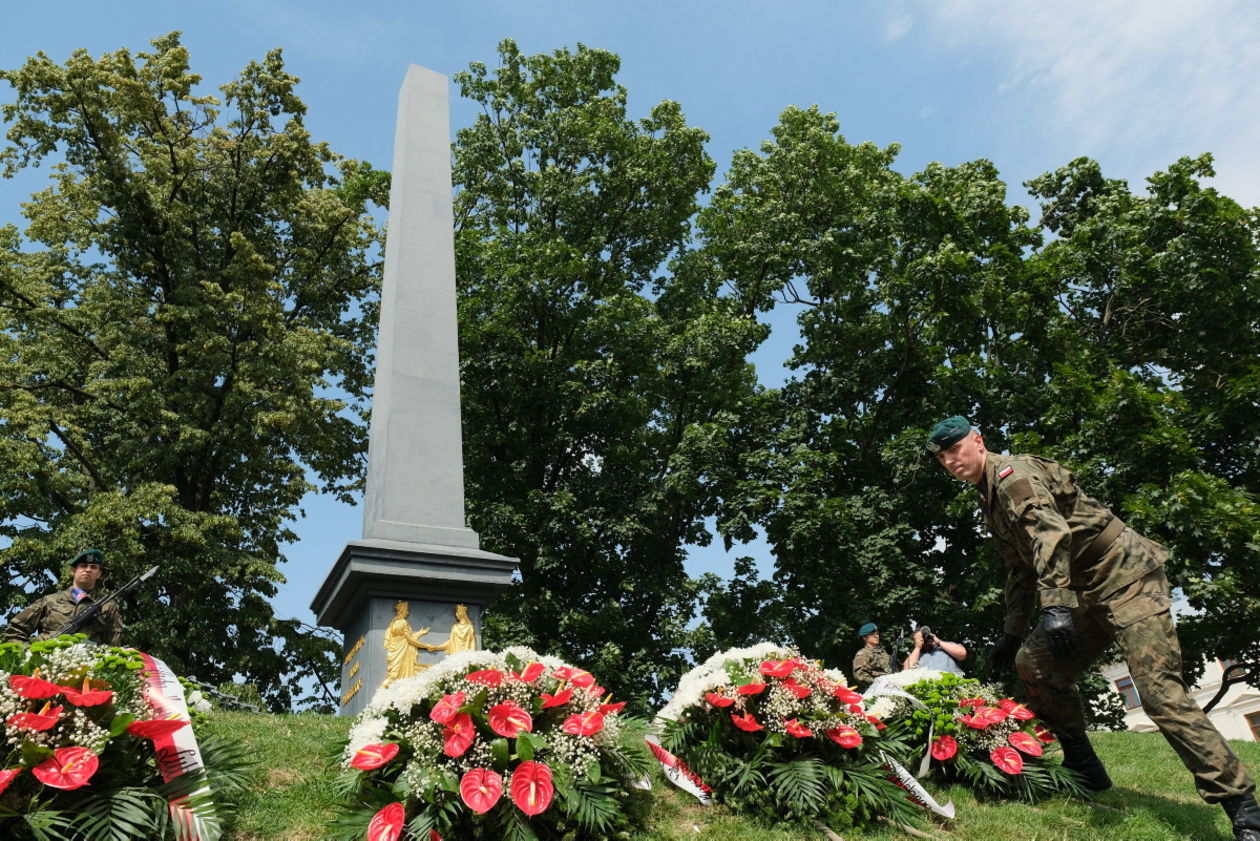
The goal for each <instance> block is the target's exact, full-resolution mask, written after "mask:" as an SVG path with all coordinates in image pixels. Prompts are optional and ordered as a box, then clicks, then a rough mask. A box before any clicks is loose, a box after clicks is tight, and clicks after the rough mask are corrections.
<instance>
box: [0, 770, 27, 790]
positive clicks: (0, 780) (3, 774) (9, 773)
mask: <svg viewBox="0 0 1260 841" xmlns="http://www.w3.org/2000/svg"><path fill="white" fill-rule="evenodd" d="M20 773H22V769H21V768H6V769H4V770H3V771H0V794H3V793H4V790H5V789H6V788H8V787H9V783H11V782H13V778H14V777H16V776H17V775H18V774H20Z"/></svg>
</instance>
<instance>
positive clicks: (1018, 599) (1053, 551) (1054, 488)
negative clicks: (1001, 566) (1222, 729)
mask: <svg viewBox="0 0 1260 841" xmlns="http://www.w3.org/2000/svg"><path fill="white" fill-rule="evenodd" d="M926 446H927V450H928V452H930V453H932V454H933V455H934V456H935V457H936V460H937V461H938V462H939V463H940V464H941V466H942V467H944V468H945V469H946V470H948V471H949V472H950V474H952V475H953V476H954V477H956V478H958V479H961V480H963V481H967V482H971V483H972V484H974V485H975V486H976V490H977V491H978V492H979V497H980V498H979V504H980V510H981V513H982V514H983V515H984V520H985V523H986V524H987V525H988V527H989V532H990V533H991V534H992V535H993V540H994V543H995V544H996V546H997V550H998V553H999V554H1000V555H1001V556H1002V560H1003V561H1004V562H1005V563H1006V566H1007V579H1006V591H1005V595H1006V625H1005V629H1004V630H1005V632H1004V634H1003V636H1002V638H1001V640H999V641H998V643H997V644H996V645H995V646H994V647H993V650H992V652H991V654H990V656H989V659H990V662H991V663H992V664H993V668H994V669H995V670H997V671H1009V670H1010V668H1011V666H1012V665H1015V666H1016V667H1017V670H1018V673H1019V677H1020V680H1021V681H1022V682H1023V684H1024V688H1025V689H1026V690H1027V692H1028V697H1029V700H1030V702H1031V706H1032V708H1033V709H1034V710H1035V711H1036V713H1037V715H1039V716H1040V717H1041V718H1042V720H1044V721H1045V722H1046V723H1047V724H1048V725H1049V726H1050V727H1051V729H1052V730H1054V732H1055V734H1056V735H1057V736H1058V738H1059V742H1060V743H1061V744H1062V746H1063V765H1064V766H1065V767H1067V768H1071V769H1073V770H1075V771H1077V772H1079V773H1080V774H1081V775H1082V776H1083V777H1084V778H1085V781H1086V784H1087V785H1088V786H1089V787H1090V788H1092V789H1094V790H1096V791H1102V790H1104V789H1107V788H1110V787H1111V778H1110V777H1109V776H1108V775H1107V770H1106V769H1105V768H1104V767H1103V764H1102V761H1101V760H1100V759H1099V758H1098V755H1097V754H1096V753H1094V749H1093V746H1091V745H1090V743H1089V738H1088V737H1087V736H1086V734H1085V715H1084V711H1083V709H1082V707H1081V697H1080V693H1079V691H1078V690H1077V687H1076V682H1077V679H1078V678H1079V677H1080V676H1081V674H1082V673H1083V672H1084V671H1085V669H1087V668H1088V667H1089V665H1090V664H1091V663H1093V662H1094V661H1095V660H1097V659H1098V658H1099V657H1100V656H1101V655H1102V654H1103V652H1105V651H1106V649H1107V648H1108V647H1109V646H1110V644H1111V642H1112V641H1113V640H1114V641H1115V642H1116V643H1118V644H1119V645H1120V649H1121V651H1122V652H1123V653H1124V657H1125V660H1126V661H1127V662H1128V664H1129V670H1130V672H1131V674H1132V676H1133V682H1134V684H1135V685H1136V687H1137V690H1138V694H1139V695H1140V696H1141V698H1142V704H1143V706H1144V707H1145V709H1146V713H1147V715H1149V716H1150V718H1151V720H1152V721H1154V722H1155V724H1156V725H1157V726H1158V727H1159V729H1160V732H1162V733H1163V734H1164V738H1165V739H1167V740H1168V743H1169V744H1170V745H1172V747H1173V749H1174V750H1175V751H1176V752H1177V754H1178V756H1180V757H1181V761H1182V762H1183V763H1184V764H1185V766H1186V768H1188V769H1189V770H1190V772H1191V773H1192V774H1194V779H1195V786H1196V788H1197V789H1198V791H1199V796H1201V797H1202V798H1203V799H1204V800H1205V801H1207V802H1208V803H1220V804H1221V806H1223V807H1224V809H1225V812H1226V813H1227V814H1228V815H1229V818H1230V823H1231V824H1232V826H1233V829H1234V837H1235V839H1237V841H1260V806H1257V804H1256V799H1255V787H1256V786H1255V782H1253V781H1252V779H1251V775H1250V774H1248V773H1247V769H1246V768H1245V767H1243V764H1242V762H1240V761H1239V759H1238V757H1237V755H1235V754H1234V752H1233V750H1231V749H1230V747H1229V745H1228V744H1227V743H1226V742H1225V739H1224V738H1223V737H1222V736H1221V734H1220V733H1219V732H1218V731H1217V730H1216V728H1215V727H1213V726H1212V723H1211V722H1210V721H1208V718H1207V716H1206V715H1205V714H1204V713H1203V710H1201V709H1200V708H1199V707H1198V705H1197V704H1195V703H1194V702H1193V701H1192V700H1190V697H1189V695H1188V693H1187V692H1186V685H1185V683H1184V681H1183V680H1182V677H1181V646H1180V644H1179V642H1178V641H1177V631H1176V629H1175V628H1174V626H1173V621H1172V614H1171V611H1170V607H1171V599H1170V596H1169V589H1168V580H1167V579H1166V578H1165V577H1164V570H1163V565H1164V561H1165V559H1166V558H1167V557H1168V550H1167V549H1165V548H1164V547H1163V546H1161V545H1160V544H1158V543H1155V542H1154V541H1152V540H1148V539H1146V538H1145V537H1143V536H1142V535H1140V534H1138V533H1137V532H1135V531H1133V529H1130V528H1127V527H1126V526H1125V525H1124V523H1123V522H1121V521H1120V519H1119V518H1118V517H1116V516H1115V515H1113V514H1112V513H1111V511H1110V509H1108V508H1107V507H1106V506H1105V505H1103V504H1101V503H1100V502H1098V501H1097V500H1095V499H1093V498H1092V497H1090V496H1089V495H1087V494H1086V493H1085V492H1084V491H1082V490H1081V489H1080V488H1079V487H1078V486H1077V484H1076V476H1075V475H1074V474H1073V473H1072V472H1071V471H1070V470H1068V469H1066V468H1065V467H1063V466H1062V465H1060V464H1058V463H1056V462H1053V461H1050V460H1048V459H1041V458H1037V457H1036V456H1028V455H1011V456H1005V455H999V454H997V453H990V452H988V451H987V450H985V447H984V440H983V439H982V438H981V436H980V433H978V432H974V431H973V430H972V429H971V424H970V423H969V422H968V421H967V419H966V418H963V417H960V416H954V417H951V418H946V419H945V420H943V421H941V422H940V423H938V424H937V425H936V426H935V427H933V429H932V431H931V433H930V435H929V436H928V440H927V445H926ZM1037 605H1040V608H1041V620H1040V622H1038V624H1037V625H1036V626H1035V627H1034V628H1033V629H1032V632H1031V633H1029V634H1028V636H1027V638H1025V636H1024V635H1025V632H1026V631H1027V630H1028V626H1029V624H1030V622H1031V620H1032V617H1033V611H1034V609H1035V607H1036V606H1037ZM1021 642H1022V645H1021Z"/></svg>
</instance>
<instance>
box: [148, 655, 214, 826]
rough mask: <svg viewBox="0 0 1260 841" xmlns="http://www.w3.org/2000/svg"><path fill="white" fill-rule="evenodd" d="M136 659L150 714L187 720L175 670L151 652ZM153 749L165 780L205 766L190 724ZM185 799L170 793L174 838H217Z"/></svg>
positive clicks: (159, 740)
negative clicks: (140, 666)
mask: <svg viewBox="0 0 1260 841" xmlns="http://www.w3.org/2000/svg"><path fill="white" fill-rule="evenodd" d="M140 660H141V661H142V662H143V663H144V670H143V671H142V672H141V674H142V675H143V677H144V700H145V701H146V702H147V703H148V705H149V709H150V710H151V711H152V713H153V717H154V718H166V719H171V720H173V721H190V719H189V716H188V702H187V701H186V700H185V699H184V687H183V685H181V684H180V682H179V679H178V678H176V677H175V673H174V672H172V671H171V670H170V667H168V666H167V665H166V664H165V663H163V662H162V661H161V660H159V659H157V658H156V657H153V656H152V655H149V654H144V653H142V652H141V653H140ZM153 750H154V752H155V753H156V754H157V761H158V769H159V770H160V771H161V772H162V779H163V780H165V781H166V782H168V783H169V782H170V781H171V780H173V779H175V778H176V777H179V776H181V775H183V774H187V773H189V772H193V771H200V770H201V769H202V768H204V767H205V765H204V763H203V762H202V760H201V751H200V749H198V747H197V737H196V736H195V735H193V730H192V725H191V724H189V726H187V727H181V728H180V729H178V730H176V731H175V732H174V733H168V734H166V735H165V736H159V737H157V738H155V739H154V740H153ZM203 790H204V789H203ZM199 793H200V792H199ZM186 801H187V798H184V797H176V796H172V797H171V800H170V803H169V807H170V811H171V823H172V825H173V826H174V827H175V837H176V838H177V839H178V841H209V839H211V838H217V837H218V835H219V833H218V832H216V831H215V830H216V829H217V827H211V826H208V825H207V822H206V821H205V820H203V819H201V818H198V817H197V815H196V814H195V813H194V812H193V810H192V809H191V808H190V807H189V806H188V804H187V802H186Z"/></svg>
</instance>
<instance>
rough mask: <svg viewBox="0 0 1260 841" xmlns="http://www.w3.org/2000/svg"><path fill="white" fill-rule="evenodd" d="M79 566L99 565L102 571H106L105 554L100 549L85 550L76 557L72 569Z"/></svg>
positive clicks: (71, 564) (71, 563) (72, 562)
mask: <svg viewBox="0 0 1260 841" xmlns="http://www.w3.org/2000/svg"><path fill="white" fill-rule="evenodd" d="M79 564H97V565H99V566H100V568H101V569H104V568H105V553H104V552H102V551H101V550H100V549H84V550H83V551H82V552H80V553H79V554H77V555H75V556H74V560H73V561H71V562H70V569H74V568H75V567H77V566H78V565H79Z"/></svg>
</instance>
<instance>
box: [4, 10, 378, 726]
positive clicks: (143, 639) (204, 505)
mask: <svg viewBox="0 0 1260 841" xmlns="http://www.w3.org/2000/svg"><path fill="white" fill-rule="evenodd" d="M0 77H2V78H4V79H5V80H6V81H8V82H9V84H10V85H11V86H12V88H13V91H14V99H13V101H12V102H11V103H10V104H7V105H5V106H4V109H3V114H4V118H5V120H6V122H7V123H8V132H7V140H8V145H7V146H6V147H5V148H4V150H3V163H4V166H5V174H6V175H12V174H14V173H15V172H16V171H18V170H19V169H22V168H26V167H37V166H41V165H45V166H47V168H48V170H49V176H50V177H49V184H48V186H47V188H46V189H43V190H41V191H40V192H38V193H36V194H35V195H33V196H32V197H31V200H30V202H28V203H27V204H25V205H24V206H23V213H24V215H25V217H26V220H27V225H26V228H25V231H24V232H22V231H19V230H18V229H17V228H16V227H14V226H12V225H10V226H7V227H5V228H3V229H0V318H3V326H2V328H0V343H2V345H3V347H2V349H0V360H2V362H0V419H2V422H0V463H2V464H3V465H4V471H3V477H2V478H0V488H2V491H0V534H3V536H4V537H5V538H7V539H8V540H9V541H11V543H10V545H8V547H7V548H5V549H4V550H3V551H2V552H0V565H3V567H4V569H5V572H6V573H7V575H6V576H5V579H4V580H5V581H6V582H7V583H6V584H5V585H4V587H3V591H2V598H3V602H4V604H5V605H7V606H11V605H15V604H19V603H23V602H24V601H25V600H26V599H27V598H29V596H28V593H27V590H28V589H29V588H32V587H35V588H43V587H45V586H47V585H48V584H49V583H50V579H55V578H56V577H57V576H58V574H59V573H60V572H62V567H63V564H64V563H65V562H66V561H67V559H68V558H69V557H71V556H72V555H73V554H74V553H75V552H76V551H78V550H79V549H82V548H84V547H85V546H96V547H100V548H102V549H104V550H105V552H106V558H107V563H108V567H107V572H108V576H109V578H111V579H112V580H113V581H114V582H115V583H120V582H121V581H122V580H125V579H126V578H128V577H130V576H131V575H132V574H133V573H136V572H139V571H141V570H143V569H146V568H147V567H148V566H150V565H152V564H159V565H160V567H161V569H160V572H159V574H158V575H157V576H156V577H155V578H154V579H152V580H151V581H150V582H149V584H148V589H147V591H146V592H144V593H143V594H142V595H141V596H140V597H138V598H136V599H135V600H133V602H132V603H131V604H130V605H129V606H128V607H127V609H126V610H125V613H126V619H127V626H128V627H127V630H126V634H125V636H126V642H127V643H128V644H130V645H135V646H137V647H139V648H142V649H146V650H153V651H155V652H160V653H161V655H162V656H163V658H164V659H166V660H167V661H168V662H169V663H170V664H171V665H172V667H173V668H175V669H176V670H177V671H180V672H183V673H187V674H193V675H196V676H197V677H198V678H200V679H201V680H203V681H207V682H211V683H219V682H222V681H225V680H232V679H233V678H234V677H239V678H243V679H245V680H246V681H249V682H252V683H255V684H257V685H258V686H259V688H260V689H261V690H262V691H263V694H264V696H265V697H266V699H267V700H268V701H269V702H270V703H272V704H273V705H276V706H280V707H284V706H287V705H288V703H289V702H290V700H291V699H292V697H293V692H294V690H292V689H290V688H289V687H288V686H286V683H285V681H284V676H285V675H286V674H292V673H294V672H297V671H301V672H311V671H312V670H314V671H315V672H317V673H318V672H321V671H323V672H327V670H328V669H329V668H330V667H331V666H332V665H333V662H332V661H330V659H329V657H328V653H329V649H330V646H329V645H328V644H327V642H326V641H323V640H320V639H318V638H313V637H311V636H309V635H307V634H305V633H304V632H303V631H302V629H301V628H300V627H299V626H298V624H297V623H296V622H293V621H279V620H277V618H276V617H275V616H274V615H273V612H272V608H271V605H270V603H269V602H268V597H269V596H272V595H274V594H275V592H276V584H277V582H279V581H282V580H283V578H282V576H281V573H280V572H279V570H278V567H277V565H278V563H279V562H280V561H281V560H282V556H281V544H282V543H283V542H285V541H289V540H292V539H293V537H294V535H293V532H292V531H291V529H290V523H291V522H292V520H293V517H294V512H295V511H296V509H297V506H298V504H299V501H300V500H301V498H302V496H303V494H305V493H306V492H307V490H308V489H311V488H313V487H318V488H319V489H320V490H322V491H324V492H327V493H333V494H341V495H346V494H348V493H349V492H350V491H351V490H352V489H353V488H354V487H355V486H356V484H357V483H358V482H359V481H360V479H361V471H362V454H363V452H364V448H365V435H364V427H363V424H362V421H361V418H359V417H358V416H357V415H356V413H355V411H354V409H355V408H357V407H358V406H357V404H358V401H359V400H360V399H361V398H362V397H363V396H364V391H365V386H366V384H367V382H368V379H367V378H368V375H369V373H370V371H371V355H370V350H371V347H372V346H373V336H374V329H375V318H374V309H373V306H372V302H373V300H374V298H373V296H374V295H375V294H376V290H377V288H378V285H379V272H378V268H377V264H376V262H375V259H374V257H373V254H374V250H373V249H374V248H375V246H376V244H377V240H378V232H377V230H376V229H375V227H374V226H373V224H372V222H371V220H370V218H369V217H368V216H366V215H365V202H366V201H367V199H368V197H369V195H370V194H372V193H373V185H374V181H373V179H372V177H371V175H372V173H371V170H370V168H369V167H366V166H365V165H362V164H358V163H356V162H354V161H349V160H345V159H342V158H340V157H338V156H337V155H335V154H334V153H333V152H332V151H331V150H330V149H328V147H327V146H326V145H325V144H322V143H318V142H314V141H312V139H311V138H310V135H309V133H308V132H307V130H306V128H305V127H304V125H303V115H304V113H305V106H304V105H303V104H302V102H301V100H300V99H299V98H298V96H297V93H296V85H297V82H298V80H297V78H295V77H294V76H292V75H291V74H289V73H288V72H287V71H286V70H285V68H284V64H283V61H282V59H281V55H280V52H279V51H278V50H276V51H273V52H271V53H269V54H268V55H267V57H266V58H265V59H263V60H262V61H256V62H251V63H250V64H249V65H248V66H247V67H245V68H244V70H243V71H242V72H241V74H240V76H239V78H237V79H235V80H233V81H230V82H228V83H227V84H225V85H223V86H222V87H221V88H220V89H219V90H220V94H219V96H217V97H216V96H211V95H206V94H202V93H199V84H200V77H199V76H197V75H196V74H194V73H193V72H192V71H191V70H190V67H189V57H188V53H187V50H186V49H185V48H184V47H183V46H182V45H181V43H180V40H179V37H178V34H171V35H167V36H165V37H162V38H158V39H156V40H155V41H154V42H153V47H152V50H151V51H149V52H140V53H138V54H137V55H134V56H133V55H132V54H131V53H129V52H128V51H126V50H120V51H118V52H114V53H108V54H105V55H102V56H101V57H99V58H93V57H92V56H90V55H89V54H88V53H86V52H85V51H82V50H80V51H77V52H75V53H74V54H73V55H72V56H71V57H70V58H69V59H68V60H67V61H66V62H65V63H64V64H58V63H56V62H54V61H52V60H50V59H49V58H48V57H47V56H45V55H43V54H42V53H41V54H37V55H36V56H35V57H33V58H31V59H29V60H28V61H27V62H26V63H25V64H24V65H23V66H21V67H19V68H17V69H14V70H9V71H4V72H3V73H0ZM329 387H336V388H338V389H339V390H340V394H342V395H345V398H344V399H335V398H333V397H330V396H329ZM347 401H349V404H348V402H347ZM192 629H195V631H193V633H192V635H190V630H192Z"/></svg>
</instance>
